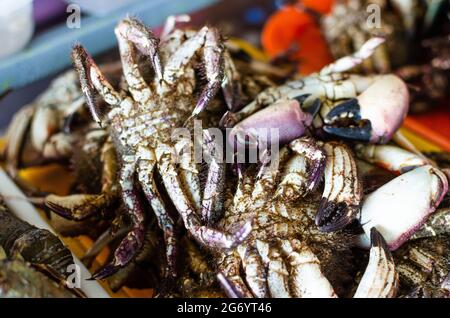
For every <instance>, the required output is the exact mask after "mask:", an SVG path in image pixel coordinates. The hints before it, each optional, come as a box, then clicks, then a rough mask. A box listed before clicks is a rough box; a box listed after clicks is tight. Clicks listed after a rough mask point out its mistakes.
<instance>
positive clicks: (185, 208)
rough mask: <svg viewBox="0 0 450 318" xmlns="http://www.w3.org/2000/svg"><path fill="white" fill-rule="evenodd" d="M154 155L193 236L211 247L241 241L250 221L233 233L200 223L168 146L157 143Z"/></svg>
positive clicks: (235, 243)
mask: <svg viewBox="0 0 450 318" xmlns="http://www.w3.org/2000/svg"><path fill="white" fill-rule="evenodd" d="M156 157H157V160H158V162H159V164H158V169H159V172H160V174H161V177H162V179H163V183H164V186H165V187H166V189H167V192H168V194H169V196H170V198H171V199H172V201H173V203H174V205H175V207H176V208H177V210H178V212H179V213H180V215H181V217H182V219H183V222H184V225H185V227H186V229H187V230H188V231H189V232H190V233H191V234H192V235H193V236H194V238H195V239H196V240H197V241H199V242H200V243H202V244H204V245H205V246H209V247H211V248H231V247H234V246H236V245H239V244H240V243H242V241H243V240H244V239H245V238H246V237H247V236H248V234H249V233H250V231H251V222H248V223H246V224H245V225H244V226H243V227H241V228H240V229H238V230H237V231H236V232H235V233H234V234H227V233H222V232H220V231H217V230H214V229H212V228H208V227H206V226H203V225H201V221H200V218H199V216H198V215H197V213H196V211H195V209H194V208H193V206H192V203H191V202H190V201H189V199H188V198H187V197H186V194H185V193H184V191H183V188H182V185H181V182H180V180H179V178H178V175H177V171H176V167H175V164H174V162H173V161H172V152H171V150H170V147H168V146H167V145H164V144H160V145H158V146H157V148H156Z"/></svg>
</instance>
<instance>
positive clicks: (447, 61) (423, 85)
mask: <svg viewBox="0 0 450 318" xmlns="http://www.w3.org/2000/svg"><path fill="white" fill-rule="evenodd" d="M422 44H423V46H424V47H425V49H428V50H429V51H430V52H429V55H430V56H429V58H428V61H426V63H423V64H420V63H417V62H416V63H414V64H411V65H405V66H402V67H399V68H398V69H396V70H395V73H396V74H397V75H398V76H400V77H401V78H402V79H404V80H405V81H406V82H407V83H408V85H410V86H411V87H412V88H413V89H411V95H412V101H413V103H412V105H411V111H412V112H414V113H419V112H424V111H426V110H428V109H429V108H430V107H432V106H433V104H436V103H437V102H439V101H441V100H442V99H444V98H445V97H447V96H448V91H449V83H450V36H449V35H446V36H438V37H435V38H431V39H426V40H424V41H423V42H422Z"/></svg>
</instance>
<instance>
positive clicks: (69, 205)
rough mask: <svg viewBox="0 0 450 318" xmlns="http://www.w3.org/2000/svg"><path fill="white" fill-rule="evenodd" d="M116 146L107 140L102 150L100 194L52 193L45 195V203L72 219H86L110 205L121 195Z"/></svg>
mask: <svg viewBox="0 0 450 318" xmlns="http://www.w3.org/2000/svg"><path fill="white" fill-rule="evenodd" d="M116 160H117V159H116V153H115V150H114V147H113V145H112V143H111V142H110V141H107V142H105V144H104V145H103V146H102V151H101V162H102V164H103V166H102V189H101V193H100V194H73V195H68V196H58V195H54V194H50V195H48V196H46V197H45V205H46V206H47V207H49V208H50V209H51V210H52V211H54V212H56V213H58V214H59V215H61V216H63V217H65V218H68V219H71V220H78V221H81V220H84V219H86V218H88V217H90V216H93V215H95V214H98V213H99V212H101V211H103V210H104V209H105V208H107V207H108V206H110V205H111V204H112V203H113V202H115V201H116V199H117V198H118V196H119V188H118V185H117V183H116V182H117V180H116V179H117V177H116V175H117V171H118V167H117V162H116Z"/></svg>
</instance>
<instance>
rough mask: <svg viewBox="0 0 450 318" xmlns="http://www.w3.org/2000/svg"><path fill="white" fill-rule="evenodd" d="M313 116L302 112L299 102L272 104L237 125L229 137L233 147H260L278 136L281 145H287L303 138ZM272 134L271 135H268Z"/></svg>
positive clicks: (288, 101) (286, 101)
mask: <svg viewBox="0 0 450 318" xmlns="http://www.w3.org/2000/svg"><path fill="white" fill-rule="evenodd" d="M312 119H313V116H312V115H311V114H309V113H305V112H303V111H302V110H301V108H300V104H299V102H298V101H297V100H283V101H279V102H277V103H275V104H272V105H270V106H268V107H266V108H264V109H262V110H261V111H259V112H257V113H255V114H253V115H252V116H250V117H247V118H246V119H244V120H243V121H241V122H239V123H238V124H236V125H235V126H234V127H233V129H232V130H231V133H230V135H229V139H228V140H229V142H230V144H231V145H236V143H237V144H240V145H245V146H249V147H258V146H259V145H260V144H261V142H267V143H268V144H269V141H273V140H270V139H269V140H268V139H267V138H268V137H269V138H274V136H273V135H272V134H273V132H275V133H277V134H278V140H276V142H277V143H279V144H286V143H288V142H290V141H292V140H294V139H296V138H298V137H301V136H302V135H303V134H304V133H305V130H306V127H308V126H309V125H311V123H312ZM268 134H270V135H268Z"/></svg>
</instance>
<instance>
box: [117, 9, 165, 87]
mask: <svg viewBox="0 0 450 318" xmlns="http://www.w3.org/2000/svg"><path fill="white" fill-rule="evenodd" d="M115 33H116V36H117V39H118V41H119V45H121V46H123V45H124V44H125V42H124V40H125V41H129V42H131V43H133V44H134V45H135V46H136V48H137V49H138V50H139V51H141V52H142V53H143V54H144V55H146V56H148V57H150V61H151V63H152V66H153V69H154V70H155V77H156V82H157V83H159V82H161V80H162V79H163V69H162V66H161V58H160V57H159V52H158V45H159V40H158V38H157V37H155V35H154V34H153V32H152V31H151V30H150V29H149V28H147V27H146V26H145V25H144V24H142V23H141V22H140V21H138V20H136V19H134V18H130V17H129V18H127V19H124V20H122V21H121V22H120V23H119V24H118V25H117V27H116V29H115ZM121 49H122V48H121ZM123 53H125V52H124V51H123ZM124 66H125V65H124ZM131 71H136V70H131ZM124 72H127V71H126V70H124Z"/></svg>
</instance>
